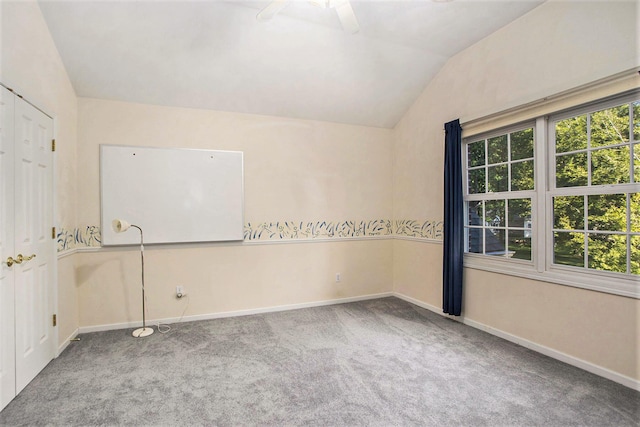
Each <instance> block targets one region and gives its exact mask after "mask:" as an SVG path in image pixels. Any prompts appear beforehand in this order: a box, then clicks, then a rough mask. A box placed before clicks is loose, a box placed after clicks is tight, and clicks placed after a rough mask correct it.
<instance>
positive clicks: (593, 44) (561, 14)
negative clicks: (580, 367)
mask: <svg viewBox="0 0 640 427" xmlns="http://www.w3.org/2000/svg"><path fill="white" fill-rule="evenodd" d="M636 18H637V11H636V4H635V3H632V2H625V3H622V2H592V3H576V2H547V3H545V4H543V5H542V6H540V7H538V8H536V9H534V10H533V11H532V12H531V13H529V14H527V15H525V16H523V17H521V18H520V19H518V20H517V21H515V22H513V23H512V24H510V25H508V26H506V27H504V28H502V29H501V30H499V31H498V32H496V33H494V34H492V35H491V36H489V37H487V38H486V39H484V40H482V41H480V42H479V43H477V44H475V45H473V46H471V47H470V48H468V49H466V50H465V51H463V52H461V53H460V54H458V55H456V56H455V57H453V58H452V59H451V60H450V61H449V62H448V63H447V64H446V65H445V66H444V68H443V69H442V70H441V71H440V73H439V74H438V75H437V76H436V77H435V78H434V79H433V81H432V82H431V83H430V84H429V85H428V86H427V88H426V89H425V90H424V92H423V93H422V94H421V96H420V97H419V99H418V100H417V101H416V103H415V104H414V105H413V106H412V108H411V109H410V110H409V111H408V112H407V114H406V115H405V116H404V117H403V119H402V120H401V122H400V123H399V124H398V126H397V127H396V129H395V146H394V218H426V219H441V218H442V209H443V207H442V205H443V192H442V186H443V181H442V174H443V172H442V165H443V162H444V159H443V143H444V134H443V130H442V129H443V124H444V123H445V122H447V121H450V120H453V119H456V118H461V119H462V120H463V121H464V120H466V119H471V118H475V117H481V116H482V115H485V114H489V113H493V112H496V111H500V110H503V109H507V108H510V107H513V106H516V105H519V104H523V103H526V102H530V101H534V100H536V99H538V98H540V97H542V96H544V95H551V94H554V93H557V92H560V91H562V90H567V89H570V88H572V87H575V86H578V85H581V84H585V83H587V82H590V81H594V80H597V79H599V78H603V77H606V76H609V75H612V74H615V73H618V72H621V71H625V70H627V69H629V68H632V67H634V66H638V65H640V61H639V57H638V54H637V52H638V50H637V49H638V46H637V36H638V32H637V21H636ZM441 250H442V247H441V246H440V245H435V244H432V243H425V242H409V241H407V242H396V243H395V244H394V289H395V290H396V291H397V292H400V293H402V294H405V295H407V296H409V297H412V298H416V299H418V300H420V301H422V302H424V303H427V304H430V305H433V306H436V307H441V306H442V302H441V298H442V293H441V290H440V288H441V273H440V272H441V267H440V265H441V260H442V256H441ZM419 259H425V260H426V261H425V264H427V265H433V269H430V268H429V269H428V268H426V267H424V266H422V267H420V266H416V262H418V260H419ZM464 286H465V294H464V298H465V299H464V303H463V315H464V316H465V318H467V319H470V320H472V321H476V322H479V323H482V324H485V325H487V326H489V327H492V328H495V329H498V330H501V331H504V332H507V333H510V334H513V335H516V336H517V337H520V338H523V339H525V340H529V341H532V342H534V343H537V344H539V345H542V346H547V347H550V348H552V349H554V350H556V351H560V352H564V353H566V354H568V355H571V356H573V357H577V358H579V359H582V360H585V361H587V362H590V363H593V364H596V365H598V366H600V367H603V368H606V369H610V370H612V371H615V372H617V373H620V374H622V375H625V376H628V377H631V378H635V379H640V361H639V360H640V357H639V355H640V351H639V350H640V349H639V346H640V343H639V340H638V332H639V325H638V322H639V320H638V313H639V311H640V301H638V300H634V299H628V298H624V297H618V296H614V295H608V294H603V293H597V292H592V291H586V290H582V289H577V288H571V287H566V286H561V285H554V284H549V283H543V282H537V281H533V280H526V279H517V278H514V277H511V276H505V275H500V274H494V273H488V272H481V271H476V270H470V269H466V270H465V285H464Z"/></svg>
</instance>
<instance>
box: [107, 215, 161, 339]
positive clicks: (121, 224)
mask: <svg viewBox="0 0 640 427" xmlns="http://www.w3.org/2000/svg"><path fill="white" fill-rule="evenodd" d="M112 225H113V229H114V230H115V232H116V233H122V232H124V231H127V230H128V229H129V228H131V227H133V228H137V229H138V230H140V260H141V262H142V268H141V270H142V328H138V329H136V330H135V331H133V332H132V334H131V335H133V336H134V337H136V338H142V337H147V336H149V335H151V334H152V333H153V328H147V322H146V318H145V314H144V238H143V236H142V228H140V227H138V226H137V225H134V224H129V223H128V222H127V221H125V220H122V219H114V220H113V224H112Z"/></svg>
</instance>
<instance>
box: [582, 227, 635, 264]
mask: <svg viewBox="0 0 640 427" xmlns="http://www.w3.org/2000/svg"><path fill="white" fill-rule="evenodd" d="M589 268H593V269H595V270H604V271H615V272H618V273H626V272H627V236H621V235H617V234H593V233H592V234H589Z"/></svg>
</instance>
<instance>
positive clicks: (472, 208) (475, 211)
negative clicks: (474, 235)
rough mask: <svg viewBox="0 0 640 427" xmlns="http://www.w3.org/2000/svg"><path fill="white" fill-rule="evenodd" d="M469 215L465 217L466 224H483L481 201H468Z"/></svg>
mask: <svg viewBox="0 0 640 427" xmlns="http://www.w3.org/2000/svg"><path fill="white" fill-rule="evenodd" d="M468 212H469V217H468V218H467V225H483V224H482V218H483V217H484V215H483V214H482V201H470V202H468Z"/></svg>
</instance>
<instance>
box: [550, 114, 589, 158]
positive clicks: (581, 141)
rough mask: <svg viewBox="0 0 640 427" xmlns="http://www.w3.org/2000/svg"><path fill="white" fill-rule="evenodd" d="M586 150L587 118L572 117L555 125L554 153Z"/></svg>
mask: <svg viewBox="0 0 640 427" xmlns="http://www.w3.org/2000/svg"><path fill="white" fill-rule="evenodd" d="M585 148H587V116H586V115H585V116H578V117H572V118H570V119H565V120H562V121H559V122H557V123H556V153H566V152H567V151H574V150H583V149H585Z"/></svg>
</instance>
